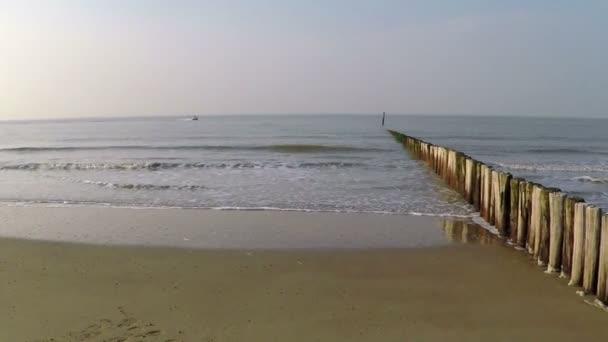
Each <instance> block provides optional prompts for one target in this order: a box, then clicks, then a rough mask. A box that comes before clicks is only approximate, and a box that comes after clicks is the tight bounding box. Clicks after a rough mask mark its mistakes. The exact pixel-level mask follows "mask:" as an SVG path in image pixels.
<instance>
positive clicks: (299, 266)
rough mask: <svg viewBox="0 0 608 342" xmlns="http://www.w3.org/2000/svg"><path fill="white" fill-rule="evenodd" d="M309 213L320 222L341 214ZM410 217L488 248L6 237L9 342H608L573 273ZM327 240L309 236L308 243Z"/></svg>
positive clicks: (271, 222) (271, 219)
mask: <svg viewBox="0 0 608 342" xmlns="http://www.w3.org/2000/svg"><path fill="white" fill-rule="evenodd" d="M82 209H84V208H77V209H69V210H67V209H62V210H65V211H61V212H53V215H54V216H53V217H49V218H48V223H47V224H45V225H43V226H44V227H45V228H44V229H45V230H50V231H52V230H57V231H61V230H62V229H61V227H56V226H55V225H57V224H59V223H61V222H63V221H62V220H68V219H69V217H73V218H74V219H73V220H72V221H70V222H71V223H70V224H72V225H76V226H78V225H81V224H83V222H80V221H79V219H78V217H79V215H81V214H82ZM11 210H12V209H6V210H5V209H3V210H0V217H2V220H1V221H0V222H1V223H0V225H6V224H7V222H9V221H10V220H8V221H7V220H6V219H7V217H11V216H10V215H9V214H7V213H8V212H9V211H11ZM20 210H25V211H27V212H29V214H30V216H31V217H37V216H44V215H49V212H48V211H47V210H49V209H45V210H41V208H25V209H20ZM76 212H80V214H78V213H76ZM141 212H143V213H146V215H148V216H151V217H152V218H148V219H149V220H151V221H154V219H155V218H156V219H157V220H161V219H160V217H161V216H163V217H165V216H168V217H166V218H165V219H170V220H174V221H176V222H177V221H180V217H181V216H182V215H183V211H179V210H176V211H172V210H168V211H161V210H159V211H149V212H147V211H140V213H141ZM20 213H23V211H22V212H20ZM70 213H72V214H73V215H71V214H70ZM101 214H103V215H105V216H107V217H112V219H111V220H109V221H111V222H114V224H119V222H120V220H121V219H120V217H121V216H122V215H127V216H129V211H124V210H115V209H102V210H101V211H98V212H97V211H95V210H91V211H90V212H89V213H88V217H89V218H90V219H97V220H99V219H100V217H97V216H96V215H101ZM250 214H252V213H245V214H242V213H241V214H239V215H243V216H241V218H242V219H243V221H242V222H241V224H242V225H244V226H247V225H248V221H256V220H262V219H261V218H260V217H259V215H258V216H256V214H252V215H250ZM292 214H293V213H278V214H277V213H275V214H271V215H264V217H265V218H264V220H267V223H268V226H276V225H277V224H279V223H280V225H284V226H287V227H289V228H290V229H294V230H302V229H306V226H298V225H294V224H293V223H292V222H291V220H290V217H292V216H293V215H292ZM2 215H4V216H2ZM133 215H136V216H137V215H143V214H135V213H134V214H133ZM188 215H195V216H196V215H201V216H200V217H202V218H204V217H205V216H206V215H214V214H209V213H208V212H204V211H201V212H200V213H197V214H188ZM307 215H308V221H309V224H310V225H312V226H315V225H323V224H328V223H330V222H333V221H335V220H339V218H338V216H331V215H318V214H307ZM330 216H331V217H330ZM364 216H365V219H359V221H361V222H366V224H367V222H368V220H371V221H373V220H374V217H373V216H374V215H364ZM370 216H371V217H370ZM375 216H376V219H377V220H379V222H380V221H382V220H386V217H383V216H378V215H375ZM117 217H118V218H117ZM247 218H249V219H247ZM122 219H123V220H125V221H124V222H128V219H127V218H122ZM37 220H41V219H40V217H38V218H37ZM212 221H213V220H212V219H210V220H209V222H212ZM296 221H297V220H296ZM318 221H321V222H318ZM91 222H96V221H95V220H93V221H91ZM117 222H118V223H117ZM204 222H205V221H204V220H203V221H201V222H199V225H200V226H205V225H206V223H204ZM278 222H279V223H278ZM400 222H401V223H400V226H401V227H410V226H412V225H416V227H415V229H416V230H426V231H428V232H429V234H430V235H431V236H434V234H435V232H440V233H441V234H443V235H444V236H445V235H446V234H445V233H444V231H445V232H446V233H447V235H448V236H449V237H450V238H451V239H456V240H460V239H461V238H464V237H466V239H467V240H470V241H478V240H479V239H476V237H477V236H479V234H481V235H483V236H485V238H484V239H482V241H485V242H491V243H490V244H487V245H479V244H451V245H446V244H445V242H444V243H441V244H439V245H438V246H435V247H425V248H378V246H377V245H374V247H375V248H373V249H361V248H362V247H363V246H364V244H359V245H357V247H358V249H348V248H329V247H327V246H325V247H327V248H322V249H319V248H317V249H314V248H310V249H296V250H272V249H249V250H239V249H236V250H224V249H214V250H210V249H192V248H190V249H186V248H165V247H133V246H93V245H85V244H73V243H72V244H70V243H59V242H41V241H28V240H22V239H10V238H4V239H0V284H2V285H1V288H2V291H0V306H1V308H2V309H1V312H0V322H1V323H0V324H1V325H2V326H1V327H0V341H2V342H4V341H7V342H8V341H11V342H12V341H165V342H166V341H444V340H451V341H516V340H518V341H540V340H542V341H545V340H546V341H572V340H580V341H600V340H605V339H606V338H608V324H607V323H608V314H606V313H604V312H602V311H600V310H598V309H596V308H594V307H591V306H589V305H587V304H585V303H584V302H583V300H582V299H581V298H580V297H578V296H576V295H575V294H574V291H575V290H574V289H573V288H569V287H567V286H566V284H565V281H562V280H558V279H556V278H555V277H554V276H549V275H546V274H544V273H543V272H541V271H540V270H539V269H538V268H537V267H536V266H534V265H533V263H532V262H530V260H528V258H526V257H525V256H524V254H523V253H521V252H517V251H515V250H513V249H510V248H507V247H504V246H502V245H500V244H499V243H497V240H496V239H490V238H487V236H486V235H484V233H479V234H476V233H475V228H473V227H472V226H468V227H467V229H466V231H463V229H462V228H463V227H462V225H456V226H453V225H451V224H450V225H444V229H443V230H442V229H441V228H439V226H438V225H437V224H436V222H435V221H434V220H430V219H425V220H420V219H411V218H408V217H401V220H400ZM424 222H426V223H424ZM64 223H65V222H64ZM94 226H95V223H90V224H89V226H86V227H82V229H89V230H90V229H91V227H94ZM125 227H127V226H125ZM5 228H6V227H5ZM14 228H17V227H14ZM20 228H21V229H24V230H26V231H27V230H28V229H30V230H29V231H33V230H32V229H33V228H32V227H20ZM360 228H365V229H374V228H375V227H373V226H366V227H360ZM71 229H72V230H73V229H74V227H72V228H71ZM404 229H405V228H404ZM407 229H410V228H407ZM411 229H414V228H411ZM30 237H32V238H34V237H36V236H30ZM316 239H317V237H316V238H311V237H310V236H309V240H308V241H315V240H316ZM444 241H447V239H446V240H444ZM412 245H415V244H412Z"/></svg>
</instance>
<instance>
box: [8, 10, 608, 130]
mask: <svg viewBox="0 0 608 342" xmlns="http://www.w3.org/2000/svg"><path fill="white" fill-rule="evenodd" d="M607 17H608V2H606V1H591V0H590V1H584V2H574V1H561V0H553V1H549V0H539V1H500V2H499V1H481V0H469V1H428V0H420V1H406V0H401V1H393V0H378V1H361V0H350V1H346V0H334V1H331V0H328V1H320V0H309V1H296V0H281V1H279V0H274V1H272V0H260V1H253V0H251V1H248V0H227V1H188V0H172V1H169V0H166V1H161V0H147V1H144V0H139V1H138V0H105V1H102V0H99V1H98V0H89V1H77V0H54V1H42V0H39V1H30V0H24V1H22V0H15V1H9V0H0V119H30V118H43V117H44V118H47V117H50V118H53V117H84V116H106V115H112V116H134V115H184V114H191V113H198V114H238V113H277V114H279V113H377V112H382V111H387V112H391V113H404V114H406V113H412V114H414V113H416V114H424V113H437V114H479V115H554V116H599V117H608V96H606V94H605V93H606V89H608V67H607V62H606V61H608V34H606V32H608V20H606V18H607Z"/></svg>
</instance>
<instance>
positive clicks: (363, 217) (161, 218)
mask: <svg viewBox="0 0 608 342" xmlns="http://www.w3.org/2000/svg"><path fill="white" fill-rule="evenodd" d="M0 217H1V218H2V220H3V223H2V224H0V238H12V239H32V240H41V241H57V242H69V243H84V244H92V245H110V246H111V245H126V246H150V247H154V246H156V247H181V248H201V249H341V248H343V249H374V248H414V247H432V246H444V245H448V244H450V242H449V240H448V239H446V237H445V234H444V233H443V232H442V231H441V229H440V227H441V225H442V222H452V221H453V220H448V219H443V218H438V217H428V216H412V215H382V214H368V213H326V212H291V211H264V210H261V211H249V210H205V209H201V210H182V209H163V210H158V209H147V208H142V209H131V208H110V207H77V208H74V207H17V206H16V207H0ZM454 222H466V223H467V224H469V225H471V226H475V227H477V226H476V225H474V224H473V223H472V222H469V221H459V220H456V221H454ZM463 224H464V223H463ZM480 229H481V228H480Z"/></svg>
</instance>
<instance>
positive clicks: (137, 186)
mask: <svg viewBox="0 0 608 342" xmlns="http://www.w3.org/2000/svg"><path fill="white" fill-rule="evenodd" d="M77 182H78V183H82V184H91V185H97V186H99V187H103V188H111V189H120V190H190V191H195V190H205V189H207V187H205V186H202V185H189V184H185V185H160V184H130V183H125V184H121V183H110V182H96V181H90V180H78V181H77Z"/></svg>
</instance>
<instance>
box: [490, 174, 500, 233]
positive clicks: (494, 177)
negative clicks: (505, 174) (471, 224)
mask: <svg viewBox="0 0 608 342" xmlns="http://www.w3.org/2000/svg"><path fill="white" fill-rule="evenodd" d="M490 179H491V185H490V215H489V216H490V217H489V221H488V223H489V224H490V225H492V226H494V225H496V209H495V208H496V194H497V193H498V192H499V188H498V186H499V183H498V171H496V170H491V171H490Z"/></svg>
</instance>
